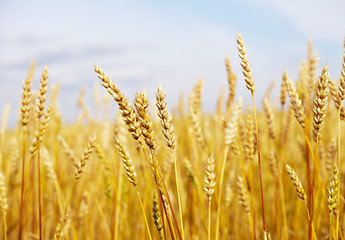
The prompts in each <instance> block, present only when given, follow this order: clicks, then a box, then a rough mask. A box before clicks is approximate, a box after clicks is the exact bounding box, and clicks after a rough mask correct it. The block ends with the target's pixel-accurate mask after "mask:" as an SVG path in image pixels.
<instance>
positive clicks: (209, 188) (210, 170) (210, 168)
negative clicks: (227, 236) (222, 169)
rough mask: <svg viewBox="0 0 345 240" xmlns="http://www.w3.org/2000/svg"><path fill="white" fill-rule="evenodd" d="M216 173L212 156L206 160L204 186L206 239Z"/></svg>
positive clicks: (209, 237)
mask: <svg viewBox="0 0 345 240" xmlns="http://www.w3.org/2000/svg"><path fill="white" fill-rule="evenodd" d="M215 178H216V173H215V159H214V157H213V156H211V157H209V158H208V160H207V168H206V176H205V186H204V189H205V191H206V195H207V197H208V239H209V240H211V200H212V195H213V194H214V186H215V185H216V181H215Z"/></svg>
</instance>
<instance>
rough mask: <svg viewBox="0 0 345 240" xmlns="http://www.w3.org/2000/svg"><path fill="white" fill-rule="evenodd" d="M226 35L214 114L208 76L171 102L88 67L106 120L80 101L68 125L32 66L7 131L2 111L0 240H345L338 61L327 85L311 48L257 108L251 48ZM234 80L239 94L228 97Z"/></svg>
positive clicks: (53, 91)
mask: <svg viewBox="0 0 345 240" xmlns="http://www.w3.org/2000/svg"><path fill="white" fill-rule="evenodd" d="M236 40H237V43H236V41H234V43H233V44H237V48H238V56H239V58H238V59H231V60H230V59H229V58H228V57H226V58H225V66H224V72H225V73H226V74H227V79H228V91H227V94H226V95H220V96H219V97H218V100H217V106H216V111H215V112H214V113H212V114H211V113H206V112H204V111H203V108H202V100H201V99H202V90H203V82H204V81H207V80H204V79H202V78H200V79H199V80H198V81H196V82H195V86H194V88H193V89H192V90H191V91H190V93H189V95H188V99H183V98H182V99H181V100H180V101H179V102H178V103H167V102H166V93H165V91H166V90H164V89H163V88H162V87H159V88H158V89H157V90H156V94H155V96H148V94H147V92H146V91H145V90H142V91H140V92H138V93H137V94H135V96H126V95H125V94H124V93H123V92H122V91H121V86H118V84H117V83H116V79H114V80H112V79H110V77H109V76H110V75H111V74H112V73H111V72H107V73H106V72H105V71H104V70H103V69H102V67H101V66H98V65H97V64H94V66H93V67H94V71H95V76H94V79H95V82H98V83H99V87H100V88H102V89H100V90H102V91H103V93H104V94H105V98H104V99H101V98H100V96H95V106H96V107H97V111H96V112H97V113H98V114H100V113H102V115H101V116H103V118H102V119H100V118H99V117H98V116H97V115H96V116H92V115H91V114H90V112H89V107H88V106H87V105H86V104H85V101H84V99H83V94H81V95H80V97H79V99H78V106H79V108H80V109H82V114H81V115H80V117H79V118H78V119H77V120H76V121H74V122H73V123H66V122H64V121H63V118H62V116H61V114H60V110H59V108H60V106H59V104H58V101H57V99H58V96H59V87H58V86H53V87H51V86H50V84H49V69H48V67H49V66H48V67H47V66H44V67H43V70H42V73H41V72H39V73H37V72H35V71H36V68H37V67H36V66H35V63H31V65H30V67H29V70H28V74H27V78H26V79H25V81H24V84H23V93H22V98H21V107H20V109H19V111H20V114H19V118H18V122H17V124H15V127H14V128H7V121H8V114H9V108H8V107H7V108H5V111H4V113H3V115H2V125H1V132H0V207H1V218H0V226H1V228H0V229H1V230H0V236H1V237H2V239H5V240H7V239H116V240H117V239H216V240H218V239H285V240H286V239H344V237H345V212H344V210H345V200H344V197H345V178H344V173H345V172H344V171H345V163H344V157H343V155H344V153H343V151H342V149H345V147H344V143H343V141H344V140H345V134H344V133H345V131H344V129H345V126H344V121H343V120H345V108H344V106H343V105H342V102H343V99H344V98H345V52H344V55H343V57H344V58H343V59H340V60H339V66H342V68H341V69H339V73H333V75H334V76H335V75H339V77H338V78H336V79H331V77H330V73H329V72H328V67H327V65H324V66H320V64H319V62H320V58H322V56H320V57H319V56H317V55H316V54H315V52H314V49H313V46H312V43H311V42H309V44H308V48H307V49H306V58H305V59H303V60H301V64H300V68H299V77H298V79H291V78H290V77H289V73H288V70H286V71H284V72H283V73H282V76H281V83H280V92H279V93H278V94H279V96H278V98H277V99H279V101H275V100H272V99H275V96H270V95H271V91H270V88H269V86H267V88H268V90H267V93H266V94H265V97H264V99H262V104H261V103H256V102H255V101H254V95H255V72H252V71H251V67H250V60H249V58H248V55H249V57H250V52H249V53H247V51H246V48H245V43H244V40H243V38H242V35H241V34H240V33H238V34H237V36H236ZM344 47H345V45H344ZM233 64H240V65H241V67H242V73H241V74H235V73H234V72H233V70H232V65H233ZM107 74H109V75H107ZM36 76H39V78H40V84H39V89H32V87H31V86H32V82H33V80H34V79H35V78H36ZM242 84H243V85H244V84H245V85H246V87H247V88H248V92H247V94H246V95H244V96H237V94H236V85H242ZM18 95H20V93H19V94H18ZM244 98H245V99H250V101H252V104H249V105H248V106H245V105H244V104H243V99H244ZM112 100H115V102H116V105H117V106H118V109H113V108H110V106H111V105H110V101H112ZM256 105H257V106H259V105H260V106H261V105H262V106H263V107H262V108H261V107H259V108H258V107H257V106H256ZM61 107H62V108H63V106H61ZM173 107H174V108H173ZM170 109H173V110H170ZM114 112H116V117H115V118H114V119H112V118H111V117H109V116H110V115H111V114H110V113H114ZM341 133H343V134H341Z"/></svg>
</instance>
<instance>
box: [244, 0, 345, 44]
mask: <svg viewBox="0 0 345 240" xmlns="http://www.w3.org/2000/svg"><path fill="white" fill-rule="evenodd" d="M249 2H251V3H255V4H257V5H261V6H265V7H266V8H268V9H272V10H274V11H277V12H278V13H280V14H282V15H283V16H285V17H286V18H288V19H289V21H291V23H293V24H294V26H295V27H296V29H299V30H300V33H302V34H303V35H304V36H305V37H306V38H310V37H312V38H320V39H324V40H327V41H331V42H336V43H339V41H342V39H343V38H344V34H345V14H344V9H345V1H343V0H333V1H332V0H331V1H325V0H302V1H301V0H288V1H282V0H266V1H259V0H249Z"/></svg>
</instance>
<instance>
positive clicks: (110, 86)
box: [94, 64, 141, 141]
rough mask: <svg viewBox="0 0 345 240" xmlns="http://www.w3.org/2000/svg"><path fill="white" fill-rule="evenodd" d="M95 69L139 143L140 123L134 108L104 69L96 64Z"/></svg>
mask: <svg viewBox="0 0 345 240" xmlns="http://www.w3.org/2000/svg"><path fill="white" fill-rule="evenodd" d="M94 69H95V72H96V74H97V77H98V78H99V79H100V80H101V81H102V85H103V87H105V88H106V89H107V91H108V92H109V94H110V95H111V96H112V97H113V98H114V100H115V101H116V102H117V104H118V105H119V110H120V112H121V114H122V117H123V119H124V121H125V123H126V126H127V128H128V131H129V132H130V133H131V134H132V137H133V138H134V139H135V140H138V141H139V138H140V135H141V128H140V124H141V123H140V121H139V119H138V116H137V114H136V113H135V111H134V108H133V107H132V105H131V104H129V101H128V99H127V98H126V96H125V95H124V94H123V93H122V92H120V90H119V89H118V88H117V86H116V85H115V84H114V83H113V82H112V81H111V79H110V78H109V77H108V76H107V75H106V74H105V73H104V71H103V69H102V68H101V67H100V66H98V65H96V64H94Z"/></svg>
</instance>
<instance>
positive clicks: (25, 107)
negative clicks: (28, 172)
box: [18, 62, 35, 239]
mask: <svg viewBox="0 0 345 240" xmlns="http://www.w3.org/2000/svg"><path fill="white" fill-rule="evenodd" d="M34 68H35V63H34V62H32V63H31V65H30V69H29V73H28V76H27V78H26V80H25V82H24V86H23V95H22V105H21V108H20V110H21V122H22V126H23V137H22V141H23V144H22V145H23V146H22V182H21V192H20V208H19V231H18V239H22V227H23V208H24V186H25V177H24V176H25V150H26V149H25V141H26V138H25V137H26V131H27V130H26V129H27V125H28V122H29V117H30V112H31V106H30V102H31V83H32V78H33V74H34Z"/></svg>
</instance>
